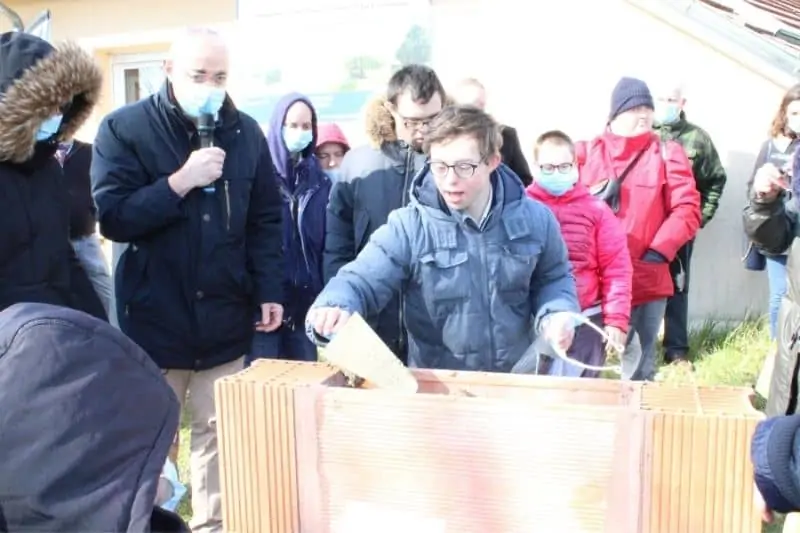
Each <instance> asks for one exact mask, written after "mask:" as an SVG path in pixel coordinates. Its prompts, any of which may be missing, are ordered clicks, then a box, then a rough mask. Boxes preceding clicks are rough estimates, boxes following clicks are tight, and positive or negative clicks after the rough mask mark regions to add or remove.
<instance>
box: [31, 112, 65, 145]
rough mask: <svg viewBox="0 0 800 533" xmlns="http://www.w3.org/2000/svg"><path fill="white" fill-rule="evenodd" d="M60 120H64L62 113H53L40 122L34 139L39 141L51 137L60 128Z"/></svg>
mask: <svg viewBox="0 0 800 533" xmlns="http://www.w3.org/2000/svg"><path fill="white" fill-rule="evenodd" d="M62 120H64V115H53V116H52V117H50V118H48V119H46V120H45V121H44V122H42V125H41V126H39V131H37V132H36V140H37V141H39V142H41V141H47V140H49V139H52V138H53V137H54V136H55V135H56V134H57V133H58V130H59V128H61V121H62Z"/></svg>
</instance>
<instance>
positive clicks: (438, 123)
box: [307, 106, 580, 372]
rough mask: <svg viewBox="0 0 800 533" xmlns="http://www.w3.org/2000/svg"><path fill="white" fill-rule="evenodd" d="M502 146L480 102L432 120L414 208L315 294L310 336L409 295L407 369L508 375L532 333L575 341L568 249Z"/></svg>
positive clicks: (399, 214) (326, 333)
mask: <svg viewBox="0 0 800 533" xmlns="http://www.w3.org/2000/svg"><path fill="white" fill-rule="evenodd" d="M501 142H502V141H501V136H500V131H499V126H498V124H497V123H496V122H495V121H494V120H493V119H492V118H491V117H490V116H489V115H487V114H486V113H485V112H484V111H482V110H480V109H478V108H476V107H472V106H452V107H447V108H445V109H444V110H443V111H442V113H441V114H440V115H439V116H437V117H436V118H435V119H433V121H432V123H431V125H430V129H429V131H428V132H427V136H426V139H425V143H424V150H425V153H426V154H428V156H429V163H428V164H427V165H426V166H425V167H424V168H423V169H422V171H421V172H420V173H419V174H417V175H416V177H415V178H414V180H413V181H412V183H411V194H410V196H411V200H410V204H409V205H408V206H407V207H403V208H401V209H398V210H395V211H393V212H392V213H391V214H389V218H388V221H387V223H386V224H385V225H383V226H381V227H380V228H378V229H377V231H376V232H375V233H373V235H372V236H371V238H370V240H369V243H368V244H367V245H366V247H365V248H364V249H363V250H362V251H361V253H359V254H358V257H357V258H356V259H355V261H353V262H351V263H349V264H347V265H345V266H343V267H342V268H341V269H339V272H338V274H337V275H336V276H335V277H334V278H333V279H331V280H330V282H329V283H328V285H327V286H326V287H325V289H324V290H323V291H322V293H321V294H320V295H319V296H318V297H317V299H316V301H315V302H314V304H313V305H312V307H311V310H310V311H309V315H308V318H307V322H308V324H309V328H308V329H309V331H310V335H311V336H312V337H315V336H317V335H320V336H322V337H324V338H330V337H331V335H334V334H335V333H336V332H337V331H338V330H339V329H340V328H341V327H342V325H343V324H344V323H346V321H347V319H348V318H349V317H350V316H351V314H352V313H356V312H357V313H359V314H362V315H372V314H375V313H377V312H379V311H380V310H381V309H382V308H383V307H384V306H386V305H387V303H388V302H390V301H391V300H392V299H393V297H395V296H396V295H397V294H398V293H400V292H402V294H403V305H404V317H405V324H406V327H407V329H408V340H409V351H408V364H409V366H411V367H417V368H439V369H451V370H474V371H495V372H509V371H510V370H511V369H512V367H513V366H514V365H515V363H517V362H518V361H519V360H520V358H521V357H522V355H523V354H524V352H525V351H526V350H527V348H528V347H529V346H530V345H531V343H532V341H533V340H534V336H535V334H536V333H541V334H543V335H544V338H545V339H547V340H548V341H550V343H551V344H553V345H554V346H555V347H558V348H560V349H563V350H566V349H567V348H569V345H570V343H571V342H572V336H573V329H574V324H573V322H572V317H571V316H569V315H568V314H566V313H563V312H562V311H571V312H579V311H580V306H579V304H578V299H577V295H576V289H575V279H574V277H573V275H572V271H571V267H570V263H569V259H568V257H567V249H566V246H565V244H564V241H563V239H562V237H561V232H560V230H559V227H558V222H557V221H556V219H555V217H554V215H553V214H552V213H551V212H550V210H549V209H548V208H547V207H545V206H544V205H543V204H541V203H539V202H537V201H535V200H532V199H530V198H528V197H527V196H526V195H525V192H524V190H523V187H522V182H521V181H520V180H519V179H518V178H517V176H516V175H515V174H514V173H513V172H512V171H511V170H510V169H508V167H506V166H505V165H501V162H500V153H499V149H500V144H501Z"/></svg>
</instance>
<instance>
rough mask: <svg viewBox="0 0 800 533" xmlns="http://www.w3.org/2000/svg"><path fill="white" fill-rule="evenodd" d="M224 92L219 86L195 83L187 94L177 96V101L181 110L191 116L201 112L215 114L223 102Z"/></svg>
mask: <svg viewBox="0 0 800 533" xmlns="http://www.w3.org/2000/svg"><path fill="white" fill-rule="evenodd" d="M225 94H226V93H225V89H222V88H220V87H210V86H208V85H204V84H195V85H194V86H193V87H192V89H191V90H190V91H189V93H188V94H185V95H181V96H180V97H179V98H178V103H179V104H180V106H181V109H183V112H184V113H186V114H187V115H189V116H190V117H192V118H197V117H199V116H200V115H203V114H209V115H216V114H217V113H219V110H220V108H222V104H223V103H224V102H225ZM176 97H177V95H176Z"/></svg>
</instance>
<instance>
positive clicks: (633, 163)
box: [617, 145, 650, 186]
mask: <svg viewBox="0 0 800 533" xmlns="http://www.w3.org/2000/svg"><path fill="white" fill-rule="evenodd" d="M648 148H650V145H648V146H646V147H645V148H644V149H642V151H640V152H639V153H638V154H636V157H634V158H633V160H632V161H631V162H630V163H628V166H627V167H625V170H623V171H622V173H621V174H620V175H619V176H617V183H618V184H619V185H620V186H621V185H622V182H623V181H625V178H626V177H627V176H628V174H629V173H630V171H631V170H633V167H635V166H636V163H638V162H639V159H641V158H642V156H643V155H644V153H645V152H646V151H647V149H648Z"/></svg>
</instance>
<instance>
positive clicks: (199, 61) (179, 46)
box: [164, 28, 229, 117]
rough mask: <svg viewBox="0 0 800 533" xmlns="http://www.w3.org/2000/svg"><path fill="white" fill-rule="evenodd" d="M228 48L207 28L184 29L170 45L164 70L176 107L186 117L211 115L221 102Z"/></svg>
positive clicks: (220, 37)
mask: <svg viewBox="0 0 800 533" xmlns="http://www.w3.org/2000/svg"><path fill="white" fill-rule="evenodd" d="M228 63H229V58H228V47H227V45H226V44H225V40H224V39H223V38H222V36H221V35H220V34H219V33H217V32H216V31H214V30H211V29H207V28H191V29H188V30H185V31H184V32H183V33H181V35H180V36H178V38H177V39H175V41H174V42H173V43H172V47H171V48H170V51H169V56H168V58H167V60H166V61H165V62H164V70H165V71H166V74H167V77H168V78H169V80H170V83H171V84H172V91H173V93H174V95H175V98H176V100H177V101H178V104H180V106H181V107H182V108H183V110H184V111H185V112H186V114H187V115H189V116H192V117H196V116H197V115H198V114H200V113H212V114H215V113H216V112H217V111H218V110H219V106H221V105H222V101H223V100H224V99H225V88H226V86H227V83H228Z"/></svg>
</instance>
